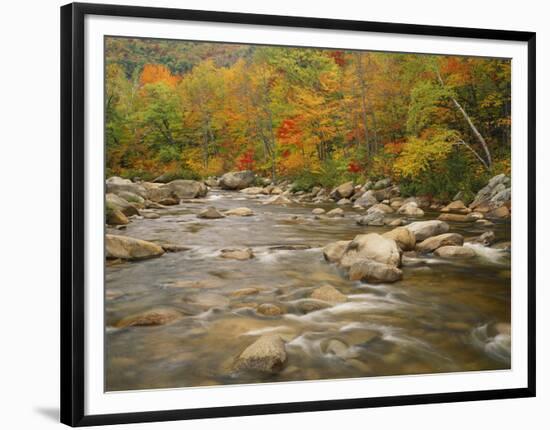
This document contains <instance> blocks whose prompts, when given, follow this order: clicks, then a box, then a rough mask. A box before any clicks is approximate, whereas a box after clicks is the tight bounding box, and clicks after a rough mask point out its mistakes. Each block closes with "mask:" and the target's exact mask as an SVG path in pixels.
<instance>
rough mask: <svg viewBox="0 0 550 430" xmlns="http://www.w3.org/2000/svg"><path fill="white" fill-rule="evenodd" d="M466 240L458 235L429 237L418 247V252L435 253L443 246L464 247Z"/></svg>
mask: <svg viewBox="0 0 550 430" xmlns="http://www.w3.org/2000/svg"><path fill="white" fill-rule="evenodd" d="M463 243H464V238H463V237H462V235H460V234H458V233H444V234H439V235H437V236H433V237H429V238H428V239H426V240H423V241H422V242H420V243H419V244H418V245H416V250H417V251H418V252H424V253H427V252H433V251H435V250H436V249H437V248H441V247H442V246H462V244H463Z"/></svg>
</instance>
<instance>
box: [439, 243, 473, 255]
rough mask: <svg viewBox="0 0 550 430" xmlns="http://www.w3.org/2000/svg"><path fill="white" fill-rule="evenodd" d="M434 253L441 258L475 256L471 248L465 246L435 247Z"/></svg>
mask: <svg viewBox="0 0 550 430" xmlns="http://www.w3.org/2000/svg"><path fill="white" fill-rule="evenodd" d="M434 254H435V255H437V256H438V257H442V258H472V257H475V256H476V253H475V251H474V250H473V249H472V248H468V247H465V246H442V247H441V248H438V249H436V250H435V252H434Z"/></svg>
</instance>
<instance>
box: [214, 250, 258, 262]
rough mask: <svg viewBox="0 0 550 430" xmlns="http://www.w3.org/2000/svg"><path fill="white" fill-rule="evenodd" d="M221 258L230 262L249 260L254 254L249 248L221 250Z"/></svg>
mask: <svg viewBox="0 0 550 430" xmlns="http://www.w3.org/2000/svg"><path fill="white" fill-rule="evenodd" d="M221 257H222V258H229V259H231V260H250V259H251V258H254V253H253V252H252V250H251V249H250V248H232V249H222V250H221Z"/></svg>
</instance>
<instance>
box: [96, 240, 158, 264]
mask: <svg viewBox="0 0 550 430" xmlns="http://www.w3.org/2000/svg"><path fill="white" fill-rule="evenodd" d="M105 254H106V257H107V258H108V259H117V258H120V259H122V260H142V259H146V258H153V257H159V256H161V255H162V254H164V249H163V248H162V247H161V246H159V245H157V244H156V243H152V242H147V241H145V240H141V239H135V238H133V237H128V236H118V235H114V234H106V235H105Z"/></svg>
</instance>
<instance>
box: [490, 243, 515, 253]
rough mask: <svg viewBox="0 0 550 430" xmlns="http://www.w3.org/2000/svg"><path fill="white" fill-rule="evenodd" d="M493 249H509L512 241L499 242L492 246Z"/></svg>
mask: <svg viewBox="0 0 550 430" xmlns="http://www.w3.org/2000/svg"><path fill="white" fill-rule="evenodd" d="M492 248H494V249H502V250H504V251H510V250H511V249H512V243H511V242H509V241H505V242H499V243H497V244H495V245H493V246H492Z"/></svg>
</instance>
